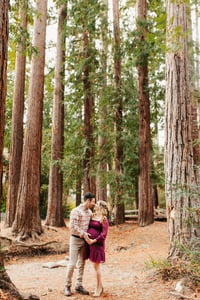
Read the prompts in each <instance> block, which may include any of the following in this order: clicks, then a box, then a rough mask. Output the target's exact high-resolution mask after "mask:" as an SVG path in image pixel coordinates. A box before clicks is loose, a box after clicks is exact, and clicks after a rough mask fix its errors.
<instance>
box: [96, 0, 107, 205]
mask: <svg viewBox="0 0 200 300" xmlns="http://www.w3.org/2000/svg"><path fill="white" fill-rule="evenodd" d="M104 5H105V12H104V14H103V17H102V24H101V30H102V34H101V39H102V51H101V70H102V86H101V91H100V101H99V132H100V133H99V135H98V152H99V153H98V155H99V156H98V157H99V163H98V173H97V195H96V199H97V200H103V201H107V183H106V174H107V171H108V163H107V160H108V159H107V153H106V145H107V142H108V138H107V137H106V135H105V133H107V130H106V123H107V120H106V118H105V116H107V113H108V109H107V104H106V103H105V99H104V97H105V91H106V87H107V56H108V42H107V34H108V0H104Z"/></svg>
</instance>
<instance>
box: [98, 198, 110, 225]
mask: <svg viewBox="0 0 200 300" xmlns="http://www.w3.org/2000/svg"><path fill="white" fill-rule="evenodd" d="M97 204H98V205H99V208H100V213H101V220H100V222H101V223H103V221H104V219H105V218H106V217H107V216H108V205H107V203H106V202H105V201H103V200H99V201H97Z"/></svg>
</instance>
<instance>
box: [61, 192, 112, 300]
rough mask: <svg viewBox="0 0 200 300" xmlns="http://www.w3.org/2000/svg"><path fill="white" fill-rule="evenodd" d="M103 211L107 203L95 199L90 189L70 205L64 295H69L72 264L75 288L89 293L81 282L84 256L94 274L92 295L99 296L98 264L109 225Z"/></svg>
mask: <svg viewBox="0 0 200 300" xmlns="http://www.w3.org/2000/svg"><path fill="white" fill-rule="evenodd" d="M92 210H93V212H92ZM107 215H108V206H107V203H106V202H105V201H102V200H100V201H97V203H96V202H95V195H94V194H92V193H86V194H85V195H84V202H83V203H82V204H80V205H79V206H77V207H75V208H74V209H72V211H71V214H70V222H69V229H70V234H71V236H70V245H69V263H68V267H67V274H66V282H65V291H64V293H65V296H71V295H72V292H71V285H72V276H73V273H74V269H75V267H77V276H76V284H75V290H76V292H78V293H80V294H82V295H89V292H88V291H87V290H85V289H84V287H83V285H82V281H83V272H84V266H85V260H86V259H90V261H91V262H92V263H93V265H94V270H95V275H96V289H95V292H94V294H93V296H95V297H99V296H101V294H102V293H103V286H102V280H101V271H100V264H101V263H103V262H105V238H106V236H107V232H108V226H109V223H108V219H107Z"/></svg>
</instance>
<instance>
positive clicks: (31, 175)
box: [12, 0, 47, 239]
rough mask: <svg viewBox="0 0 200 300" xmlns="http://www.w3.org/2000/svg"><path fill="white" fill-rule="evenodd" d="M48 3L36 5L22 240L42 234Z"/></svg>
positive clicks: (21, 194)
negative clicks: (44, 95)
mask: <svg viewBox="0 0 200 300" xmlns="http://www.w3.org/2000/svg"><path fill="white" fill-rule="evenodd" d="M46 20H47V0H38V1H37V2H36V15H35V20H34V34H33V46H34V47H35V48H36V49H37V55H34V56H33V57H32V62H31V77H30V90H29V102H28V109H27V124H26V131H25V138H24V148H23V154H22V164H21V174H20V182H19V189H18V198H17V210H16V215H15V221H14V223H13V227H12V230H13V232H15V233H17V234H18V236H19V238H20V239H26V238H28V237H30V236H31V237H33V238H36V237H37V236H38V234H41V233H42V226H41V219H40V215H39V200H40V170H41V161H40V160H41V143H42V113H43V90H44V65H45V38H46Z"/></svg>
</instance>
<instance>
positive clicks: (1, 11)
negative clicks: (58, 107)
mask: <svg viewBox="0 0 200 300" xmlns="http://www.w3.org/2000/svg"><path fill="white" fill-rule="evenodd" d="M8 6H9V1H8V0H3V1H1V2H0V124H1V126H0V208H1V202H2V173H3V159H2V158H3V148H4V127H5V102H6V91H7V60H8ZM0 248H1V245H0ZM0 289H1V290H4V291H5V293H6V296H7V297H9V298H11V297H12V299H19V300H22V297H21V295H20V294H19V293H18V291H17V289H16V287H15V286H14V284H13V283H12V282H11V280H10V278H9V276H8V274H7V272H6V271H5V268H4V258H3V252H2V251H1V249H0Z"/></svg>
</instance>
